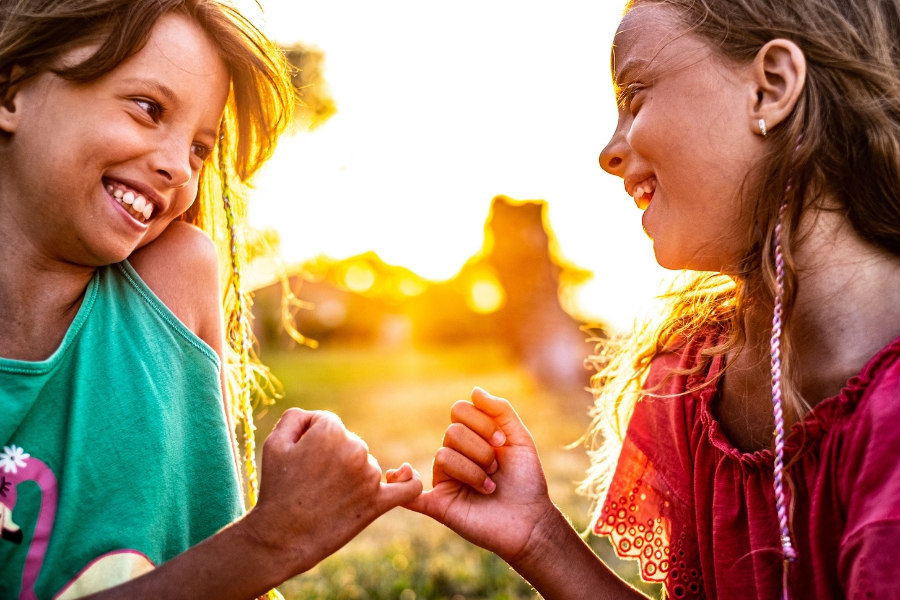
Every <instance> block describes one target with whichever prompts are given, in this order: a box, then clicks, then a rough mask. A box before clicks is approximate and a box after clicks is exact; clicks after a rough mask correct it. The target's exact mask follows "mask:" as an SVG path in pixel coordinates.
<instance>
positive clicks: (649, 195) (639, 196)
mask: <svg viewBox="0 0 900 600" xmlns="http://www.w3.org/2000/svg"><path fill="white" fill-rule="evenodd" d="M655 193H656V177H648V178H647V179H645V180H644V181H642V182H640V183H639V184H637V185H636V186H634V189H633V190H632V192H631V197H632V198H634V203H635V204H636V205H637V207H638V208H639V209H641V210H646V209H647V207H648V206H650V201H651V200H653V195H654V194H655Z"/></svg>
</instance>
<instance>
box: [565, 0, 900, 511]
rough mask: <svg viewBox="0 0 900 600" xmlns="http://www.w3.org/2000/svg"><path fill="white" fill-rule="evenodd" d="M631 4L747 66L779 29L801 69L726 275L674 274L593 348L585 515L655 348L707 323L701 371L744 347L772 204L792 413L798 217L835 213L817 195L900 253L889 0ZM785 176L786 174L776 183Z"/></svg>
mask: <svg viewBox="0 0 900 600" xmlns="http://www.w3.org/2000/svg"><path fill="white" fill-rule="evenodd" d="M639 4H657V5H663V6H666V7H669V8H670V9H671V10H672V14H673V15H675V17H676V19H677V20H678V21H679V22H680V23H681V25H682V27H683V28H684V30H685V31H686V32H687V33H688V34H690V35H695V36H697V37H699V38H700V39H703V40H704V41H706V42H707V43H708V44H709V45H710V46H711V47H712V48H713V49H714V51H715V52H716V53H717V55H718V56H719V57H720V58H721V59H722V60H725V61H729V62H730V63H732V64H740V65H746V64H749V63H750V62H751V61H752V60H753V59H754V58H755V57H756V55H757V53H758V52H759V50H760V49H761V48H762V47H763V46H764V45H765V44H766V43H768V42H769V41H771V40H773V39H776V38H785V39H789V40H791V41H793V42H794V43H796V44H797V45H798V46H799V47H800V49H801V50H802V51H803V53H804V55H805V57H806V60H807V79H806V82H805V87H804V90H803V92H802V95H801V97H800V99H799V101H798V103H797V105H796V107H795V109H794V111H793V113H792V114H791V115H790V116H789V117H788V119H787V120H786V121H785V122H783V123H781V124H779V126H778V127H775V128H773V130H772V131H771V132H770V133H769V135H768V138H767V140H766V145H767V151H766V154H765V156H764V157H763V159H762V160H761V161H760V163H759V164H758V165H757V166H756V168H755V169H754V170H753V171H752V172H751V173H748V176H747V179H746V181H745V185H744V190H743V191H744V192H745V194H744V197H746V198H748V199H749V201H750V202H751V203H752V205H751V211H750V212H751V219H750V222H749V223H748V226H747V228H746V238H745V240H744V241H743V247H744V249H745V250H744V252H743V256H742V260H741V262H740V268H739V269H738V272H737V273H736V274H735V275H733V276H732V277H730V278H729V277H726V276H724V275H719V274H710V273H695V274H689V273H685V274H684V275H683V276H682V278H681V280H680V281H679V283H678V284H677V285H675V286H674V287H673V288H672V289H671V290H670V291H669V292H668V293H667V294H665V295H664V296H663V297H662V302H663V307H662V309H661V310H660V311H659V312H658V314H659V315H660V317H659V318H657V319H648V320H646V321H645V322H644V323H643V324H642V325H641V326H639V327H637V328H636V331H635V333H634V334H633V335H630V336H627V337H625V338H618V339H616V340H614V341H613V342H612V343H611V344H608V345H607V346H606V347H605V348H602V349H600V350H601V351H600V352H599V353H598V355H597V356H596V357H595V359H594V360H595V363H596V364H597V367H598V372H597V374H596V375H595V376H594V378H593V380H592V381H593V386H592V387H593V390H594V394H595V398H596V403H595V408H594V410H593V417H594V421H593V424H592V426H591V429H590V431H589V433H588V434H587V436H586V440H587V443H588V445H589V448H590V450H589V452H590V455H591V463H592V466H591V469H590V471H589V473H588V477H587V479H586V480H585V482H584V483H583V484H582V486H581V488H580V489H581V491H583V492H585V493H588V494H589V495H591V496H592V497H593V498H594V499H595V508H594V511H595V512H594V514H595V516H596V515H597V514H598V511H599V508H600V505H599V502H598V501H599V500H600V499H602V497H603V495H604V494H605V492H606V490H607V489H608V484H609V480H610V477H611V474H612V471H613V469H614V467H615V461H616V458H617V456H618V453H619V448H620V445H621V441H622V438H623V436H624V433H625V426H626V425H627V422H628V419H629V417H630V415H631V411H632V409H633V407H634V403H635V402H636V401H637V400H638V399H639V398H640V396H641V395H642V393H644V392H643V391H642V386H643V383H644V381H645V379H646V375H647V372H648V370H649V368H650V365H651V364H652V362H653V359H654V358H655V357H656V356H658V355H660V354H662V353H665V352H670V351H673V350H675V349H676V346H677V345H679V344H684V343H687V342H689V341H690V339H691V338H692V337H693V336H695V335H698V334H699V333H701V332H704V331H708V330H709V328H711V327H712V328H716V329H718V330H719V331H720V332H721V334H722V336H721V337H720V339H721V340H722V341H721V342H720V343H719V344H718V345H717V346H715V347H713V348H710V349H708V350H707V351H706V352H705V353H704V355H703V356H702V358H703V360H701V361H700V364H698V365H696V366H695V367H694V368H693V369H692V370H691V372H692V373H696V372H701V371H704V370H705V369H706V368H707V365H708V361H709V360H710V359H712V358H713V357H714V356H721V355H724V354H726V353H728V352H730V351H732V350H740V348H741V347H742V346H743V344H744V341H745V337H746V335H745V330H744V328H745V316H746V312H747V307H748V306H750V305H761V306H771V304H772V301H773V298H774V297H775V261H774V238H775V225H776V221H777V218H778V213H779V210H780V208H781V206H782V204H784V205H785V207H786V208H785V213H784V214H785V219H784V224H783V228H782V244H783V252H784V258H785V267H786V276H785V292H784V319H783V322H784V335H783V338H782V365H783V367H782V368H783V375H782V377H783V379H782V388H783V396H784V398H785V406H786V411H787V412H788V413H789V414H791V415H792V417H793V418H795V419H799V418H802V417H803V416H804V415H805V414H806V412H808V410H809V408H808V405H807V404H806V403H805V402H804V400H803V398H802V397H801V395H800V394H799V392H798V388H799V386H798V382H797V381H796V374H795V369H794V363H795V359H794V357H793V353H794V351H793V349H792V344H791V314H792V309H793V306H794V303H795V300H796V297H797V287H798V278H797V269H796V265H795V263H794V257H793V252H792V251H793V250H794V249H795V248H796V247H797V245H798V244H799V243H801V242H802V239H801V237H800V233H799V224H800V220H801V216H802V215H803V213H804V212H806V211H808V210H835V209H834V208H833V207H830V206H829V207H826V206H824V202H823V200H824V199H825V197H826V196H827V197H829V198H831V199H833V200H834V201H836V202H837V203H838V208H837V209H836V210H838V211H840V212H841V213H842V214H843V215H845V216H846V218H847V220H848V221H849V222H850V224H851V225H852V226H853V228H854V230H855V232H856V234H857V235H859V236H860V238H861V239H863V240H865V241H866V242H868V243H870V244H872V245H873V246H876V247H878V248H880V249H882V250H883V251H884V252H887V253H890V254H893V255H895V256H900V52H898V51H897V38H896V35H897V34H896V32H897V31H900V1H898V0H854V1H852V2H848V1H847V0H793V1H791V2H772V1H771V0H633V1H632V2H631V3H630V4H629V6H628V7H627V9H626V10H630V9H631V8H633V7H634V6H635V5H639ZM800 139H802V140H803V142H802V143H801V144H800V145H799V147H798V146H797V141H798V140H800ZM788 181H792V182H793V185H792V186H790V188H791V189H790V190H789V191H787V192H786V191H785V190H786V189H787V188H788V185H787V184H788Z"/></svg>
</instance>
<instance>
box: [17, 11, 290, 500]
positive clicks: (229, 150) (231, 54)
mask: <svg viewBox="0 0 900 600" xmlns="http://www.w3.org/2000/svg"><path fill="white" fill-rule="evenodd" d="M172 13H174V14H180V15H184V16H186V17H187V18H189V19H191V20H192V21H194V22H195V23H197V24H198V25H199V26H200V27H201V28H202V29H203V30H204V31H205V32H206V33H207V35H208V36H209V38H210V39H211V40H212V41H213V43H214V44H215V45H216V46H217V47H218V49H219V52H220V55H221V57H222V59H223V61H224V62H225V64H226V65H227V67H228V71H229V74H230V77H231V85H230V90H229V94H228V99H227V102H226V106H225V112H224V114H223V117H222V122H221V125H220V137H219V141H218V144H217V148H216V149H215V150H216V156H217V157H218V158H219V160H216V161H210V162H209V163H207V164H206V165H205V166H204V167H203V170H202V171H201V174H200V185H199V190H198V194H197V198H196V200H195V202H194V204H193V205H192V206H191V207H190V208H189V209H188V211H187V212H186V213H185V215H183V219H184V220H186V221H188V222H190V223H193V224H195V225H197V226H199V227H200V228H202V229H203V230H204V231H205V232H206V233H207V234H209V236H210V237H211V238H212V239H213V241H214V242H215V245H216V248H217V250H218V254H219V259H220V264H221V265H222V270H221V280H222V283H223V287H222V289H223V291H224V294H223V299H222V302H223V308H224V314H225V321H226V323H225V325H226V339H227V342H228V344H227V348H226V360H225V365H224V366H223V367H224V369H225V375H226V401H228V404H229V406H230V413H231V414H230V415H229V417H230V418H229V423H230V424H233V423H234V422H235V421H240V422H242V424H243V430H244V436H243V437H244V454H245V468H246V475H247V495H248V499H249V501H250V504H251V505H252V504H255V502H256V496H257V489H258V482H257V473H256V464H255V458H254V447H255V439H254V435H253V429H254V428H253V416H252V400H253V398H254V396H257V397H258V396H259V395H261V394H264V393H265V389H266V387H267V384H268V374H267V371H266V370H265V368H264V367H263V366H262V365H260V364H259V362H258V361H256V360H255V359H254V357H253V356H252V350H251V345H250V343H249V340H250V333H251V332H250V324H249V320H248V316H249V296H248V290H247V289H245V287H244V286H243V283H242V281H241V272H242V269H241V265H242V263H243V262H244V260H245V259H246V243H245V242H244V229H245V226H246V225H245V224H246V193H245V192H246V186H247V184H248V183H249V181H250V179H251V178H252V177H253V175H254V174H255V173H256V172H257V171H258V170H259V169H260V167H261V166H262V165H263V163H265V162H266V160H268V159H269V157H270V156H271V155H272V153H273V152H274V150H275V144H276V142H277V140H278V137H279V136H280V135H281V133H283V132H284V130H285V129H286V128H287V126H288V125H289V123H290V120H291V115H292V111H293V107H294V101H295V97H294V94H295V92H294V88H293V87H292V85H291V79H290V68H289V66H288V63H287V62H286V60H285V58H284V56H283V54H282V53H281V51H280V50H279V48H278V47H277V46H276V45H275V44H274V43H273V42H271V41H270V40H268V39H267V38H266V37H265V35H263V34H262V33H261V32H260V31H259V30H258V29H257V28H256V27H255V26H254V25H253V24H252V23H250V21H248V20H247V19H246V18H245V17H244V16H242V15H241V14H240V13H239V12H238V11H237V10H236V9H235V8H234V7H233V6H231V5H230V4H227V3H225V2H221V1H217V0H8V1H4V2H3V3H2V4H0V98H3V97H5V96H6V94H7V92H8V90H9V89H11V88H12V87H13V86H15V85H17V84H19V83H21V82H22V81H25V80H27V79H29V78H30V77H33V76H35V75H37V74H39V73H42V72H47V71H50V72H53V73H55V74H57V75H59V76H60V77H62V78H64V79H67V80H69V81H74V82H89V81H92V80H94V79H97V78H99V77H101V76H102V75H103V74H105V73H108V72H109V71H111V70H113V69H115V68H116V67H117V66H118V65H119V64H120V63H122V61H124V60H125V59H127V58H128V57H130V56H132V55H133V54H134V53H136V52H138V51H139V50H140V49H141V48H142V47H143V46H144V44H145V43H146V41H147V39H148V38H149V36H150V32H151V31H152V29H153V27H154V25H155V24H156V22H157V21H158V19H159V18H160V17H162V16H163V15H166V14H172ZM87 42H93V43H96V44H98V47H97V50H96V51H95V52H94V54H93V55H92V56H90V57H88V58H87V59H85V60H83V61H82V62H80V63H79V64H75V65H60V63H59V61H58V59H59V57H60V56H62V55H63V54H64V53H66V52H67V51H69V50H72V49H74V48H77V47H79V46H83V45H84V44H85V43H87ZM14 66H15V67H17V69H15V70H14V69H13V67H14ZM232 432H234V427H233V426H232ZM235 444H236V440H235ZM236 445H237V444H236Z"/></svg>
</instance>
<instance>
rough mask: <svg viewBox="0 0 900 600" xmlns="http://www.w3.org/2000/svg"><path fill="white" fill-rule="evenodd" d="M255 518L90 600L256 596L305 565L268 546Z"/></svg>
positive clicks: (224, 599)
mask: <svg viewBox="0 0 900 600" xmlns="http://www.w3.org/2000/svg"><path fill="white" fill-rule="evenodd" d="M254 518H255V515H254V513H253V512H252V511H251V513H249V514H248V515H246V516H245V517H244V518H242V519H240V520H239V521H236V522H235V523H232V524H231V525H229V526H228V527H226V528H225V529H223V530H221V531H219V532H218V533H217V534H216V535H214V536H212V537H211V538H209V539H207V540H205V541H203V542H201V543H200V544H197V545H196V546H194V547H193V548H190V549H189V550H187V551H186V552H184V553H182V554H180V555H178V556H176V557H175V558H173V559H172V560H170V561H168V562H166V563H164V564H163V565H161V566H160V567H159V568H158V569H155V570H154V571H151V572H150V573H148V574H146V575H143V576H141V577H139V578H137V579H134V580H132V581H130V582H128V583H125V584H122V585H120V586H117V587H115V588H112V589H109V590H106V591H103V592H99V593H97V594H93V595H91V596H89V599H90V600H113V599H119V598H134V599H135V600H142V599H145V598H146V599H150V598H153V599H159V598H165V599H166V600H179V599H181V598H184V599H186V600H187V599H196V598H216V599H221V600H249V599H252V598H256V597H258V596H260V595H262V594H264V593H265V592H267V591H268V590H270V589H272V588H273V587H275V586H276V585H278V584H280V583H282V582H283V581H285V580H286V579H288V578H290V577H291V576H293V575H295V574H296V573H297V572H299V571H301V570H303V569H304V566H303V565H302V561H296V560H288V558H287V556H286V555H285V554H286V553H285V552H284V551H282V550H280V549H278V548H274V547H271V546H270V545H268V544H266V543H265V542H264V541H263V540H262V538H260V537H259V536H257V535H256V534H255V528H254V523H253V520H254ZM311 566H312V565H310V567H311ZM306 568H309V567H306Z"/></svg>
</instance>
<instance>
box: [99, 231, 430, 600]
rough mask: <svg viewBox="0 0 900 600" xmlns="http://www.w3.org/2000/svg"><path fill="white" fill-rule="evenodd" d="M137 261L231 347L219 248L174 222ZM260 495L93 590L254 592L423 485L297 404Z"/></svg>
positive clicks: (189, 316)
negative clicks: (214, 527) (176, 548)
mask: <svg viewBox="0 0 900 600" xmlns="http://www.w3.org/2000/svg"><path fill="white" fill-rule="evenodd" d="M130 262H131V264H132V266H133V267H134V268H135V270H136V271H137V272H138V273H139V274H140V275H141V277H142V279H143V280H144V281H145V282H146V283H147V285H148V286H149V287H150V288H151V289H152V290H153V291H154V293H155V294H156V295H157V296H158V297H159V298H160V299H161V300H162V301H163V302H164V303H165V304H166V306H168V307H169V309H170V310H172V312H173V313H175V315H176V316H177V317H178V318H179V319H180V320H181V321H182V322H183V323H185V325H187V327H188V328H190V329H191V330H192V331H194V332H195V333H196V334H197V335H198V336H199V337H201V338H202V339H203V340H204V341H206V342H207V343H208V344H209V345H210V346H211V347H212V348H213V349H214V350H216V352H217V353H218V354H219V356H222V349H223V347H224V336H223V332H222V317H221V308H220V296H219V291H218V275H219V274H218V264H217V259H216V254H215V248H214V247H213V245H212V243H211V242H210V240H209V239H208V238H207V237H206V236H205V235H204V234H203V233H202V232H201V231H200V230H198V229H196V228H195V227H192V226H190V225H187V224H184V223H179V222H175V223H172V225H170V227H169V228H168V229H166V231H165V232H164V233H163V234H161V235H160V236H159V238H157V239H156V240H155V241H154V242H153V243H151V244H148V245H147V246H145V247H144V248H141V249H140V250H139V251H138V252H135V253H134V254H133V255H132V257H131V258H130ZM261 472H262V482H261V486H260V500H259V504H258V505H257V506H256V507H255V508H253V509H252V510H251V511H250V512H249V513H247V514H246V515H245V516H244V517H243V518H241V519H239V520H238V521H236V522H234V523H232V524H231V525H229V526H228V527H226V528H224V529H222V530H221V531H219V532H218V533H217V534H216V535H214V536H213V537H211V538H210V539H207V540H205V541H204V542H202V543H200V544H198V545H196V546H194V547H193V548H191V549H189V550H188V551H186V552H184V553H182V554H181V555H179V556H177V557H175V558H173V559H172V560H170V561H168V562H166V563H164V564H163V565H161V566H160V567H159V568H158V569H156V570H154V571H152V572H150V573H148V574H146V575H144V576H142V577H140V578H137V579H135V580H133V581H131V582H128V583H126V584H123V585H121V586H118V587H116V588H113V589H110V590H106V591H104V592H100V593H98V594H95V595H93V596H91V598H94V599H95V600H97V599H106V598H122V597H128V598H136V599H140V598H182V597H183V598H197V597H201V598H223V599H230V598H234V599H238V598H255V597H256V596H258V595H259V594H262V593H264V592H265V591H267V590H269V589H271V588H272V587H274V586H275V585H277V584H279V583H281V582H283V581H284V580H286V579H288V578H290V577H292V576H294V575H297V574H299V573H301V572H303V571H306V570H308V569H309V568H311V567H312V566H314V565H315V564H316V563H318V562H319V561H320V560H322V559H323V558H325V557H326V556H328V555H330V554H331V553H333V552H334V551H335V550H337V549H338V548H340V547H341V546H343V545H344V544H345V543H346V542H347V541H349V540H350V539H352V538H353V537H354V536H355V535H356V534H357V533H358V532H359V531H361V530H362V529H363V528H365V527H366V526H367V525H368V524H369V523H371V522H372V521H373V520H374V519H375V518H377V517H378V516H379V515H381V514H382V513H384V512H386V511H387V510H390V509H391V508H393V507H395V506H397V505H399V504H401V503H404V502H408V501H410V500H411V499H413V498H414V497H415V496H417V495H418V494H419V493H421V489H422V486H421V481H420V480H419V478H418V475H417V474H415V473H414V472H413V471H412V469H411V468H410V467H409V466H408V465H404V466H403V467H401V469H400V470H399V471H398V472H397V474H396V476H394V477H392V483H390V484H386V483H382V481H381V469H380V467H379V466H378V464H377V462H375V460H374V458H372V457H371V455H369V453H368V447H367V446H366V445H365V443H364V442H363V441H362V440H360V439H359V437H357V436H356V435H354V434H352V433H350V432H348V431H347V430H346V429H345V428H344V426H343V424H342V423H341V422H340V420H339V419H338V418H337V417H336V416H335V415H332V414H330V413H324V412H306V411H301V410H297V409H291V410H288V411H286V412H285V414H284V416H283V417H282V419H281V420H280V421H279V423H278V425H276V427H275V430H274V431H273V432H272V434H271V435H270V436H269V438H268V439H267V440H266V442H265V444H264V445H263V456H262V471H261Z"/></svg>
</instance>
